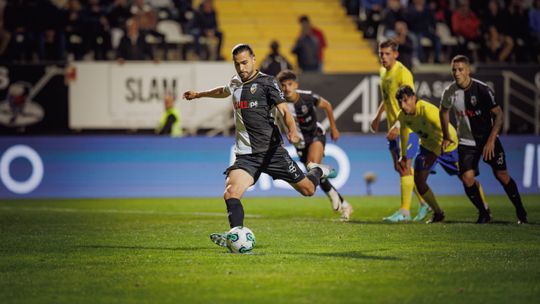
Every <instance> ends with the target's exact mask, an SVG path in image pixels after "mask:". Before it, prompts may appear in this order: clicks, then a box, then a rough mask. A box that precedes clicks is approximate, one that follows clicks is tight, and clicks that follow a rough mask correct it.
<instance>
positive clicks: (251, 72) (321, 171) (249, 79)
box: [183, 44, 336, 247]
mask: <svg viewBox="0 0 540 304" xmlns="http://www.w3.org/2000/svg"><path fill="white" fill-rule="evenodd" d="M232 56H233V61H234V67H235V69H236V72H237V75H234V76H233V77H232V79H231V80H230V82H229V84H228V85H226V86H221V87H217V88H214V89H211V90H208V91H203V92H195V91H186V92H185V93H184V95H183V96H184V98H185V99H187V100H192V99H196V98H201V97H213V98H225V97H228V96H231V95H232V102H233V107H234V116H235V117H234V121H235V126H236V136H235V138H236V147H235V153H236V160H235V162H234V164H233V165H232V166H230V167H229V168H227V170H226V171H225V174H226V176H227V177H226V185H225V193H224V196H223V198H224V199H225V204H226V205H227V212H228V215H229V224H230V227H231V228H233V227H237V226H243V225H244V208H243V206H242V203H241V202H240V199H241V198H242V195H243V194H244V192H245V191H246V189H247V188H248V187H250V186H251V185H253V184H254V183H255V182H256V181H257V179H258V178H259V176H260V175H261V173H267V174H269V175H270V176H272V177H273V178H274V179H282V180H284V181H286V182H288V183H289V184H291V186H292V187H293V188H294V189H296V190H297V191H298V192H300V193H301V194H302V195H305V196H311V195H313V194H314V193H315V189H316V188H317V186H318V185H319V183H320V180H321V178H326V177H335V175H336V172H335V171H334V170H333V169H331V168H330V167H328V166H325V165H320V164H315V163H309V164H308V165H307V169H308V173H307V174H304V173H303V172H302V170H301V169H300V167H299V166H298V165H297V164H296V162H295V161H293V160H292V158H291V157H290V156H289V154H288V153H287V150H285V148H284V147H283V142H282V139H281V134H280V132H279V130H278V128H277V126H276V125H275V124H274V117H273V116H272V108H273V107H274V106H275V107H277V109H278V110H279V112H280V114H281V115H282V116H283V119H284V121H285V123H286V124H287V127H288V130H289V132H288V133H287V138H288V140H289V141H291V142H293V143H294V142H297V141H298V135H297V134H296V124H295V123H294V118H293V117H292V115H291V113H289V110H288V107H287V104H286V102H285V99H284V96H283V92H282V91H281V90H280V88H279V85H278V83H277V81H276V80H275V78H274V77H273V76H269V75H266V74H263V73H261V72H259V71H258V70H256V69H255V54H254V53H253V49H252V48H251V46H249V45H248V44H238V45H236V46H235V47H234V48H233V50H232ZM210 238H211V240H212V241H213V242H214V243H216V244H218V245H219V246H223V247H225V246H226V238H227V234H226V233H213V234H212V235H211V236H210Z"/></svg>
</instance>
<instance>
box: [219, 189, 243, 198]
mask: <svg viewBox="0 0 540 304" xmlns="http://www.w3.org/2000/svg"><path fill="white" fill-rule="evenodd" d="M241 195H242V193H241V191H240V187H236V186H228V187H227V188H226V189H225V192H224V193H223V198H224V199H225V200H228V199H230V198H240V197H241Z"/></svg>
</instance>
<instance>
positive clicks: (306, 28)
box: [298, 15, 327, 71]
mask: <svg viewBox="0 0 540 304" xmlns="http://www.w3.org/2000/svg"><path fill="white" fill-rule="evenodd" d="M298 21H299V22H300V26H301V28H302V33H306V34H308V35H310V36H314V37H315V38H316V39H317V42H318V45H319V46H318V48H317V52H318V56H319V66H318V68H317V70H318V71H322V69H323V62H324V49H325V48H326V46H327V44H326V38H325V36H324V33H323V31H322V30H321V29H319V28H317V27H315V26H313V24H312V23H311V21H310V20H309V17H308V16H306V15H302V16H300V18H299V19H298Z"/></svg>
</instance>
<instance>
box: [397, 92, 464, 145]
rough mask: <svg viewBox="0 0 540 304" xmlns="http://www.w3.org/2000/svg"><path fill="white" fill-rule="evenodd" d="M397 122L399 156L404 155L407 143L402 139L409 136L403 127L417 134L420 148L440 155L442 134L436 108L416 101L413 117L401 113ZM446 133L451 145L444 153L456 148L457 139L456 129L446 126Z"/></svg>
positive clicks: (419, 100)
mask: <svg viewBox="0 0 540 304" xmlns="http://www.w3.org/2000/svg"><path fill="white" fill-rule="evenodd" d="M398 120H399V122H400V123H401V153H402V154H401V155H404V154H405V153H406V151H407V141H405V140H404V139H406V138H408V136H409V135H408V132H407V131H406V130H405V127H407V128H409V129H411V130H412V131H413V132H414V133H416V134H418V137H419V138H420V146H421V147H424V148H425V149H427V150H429V151H431V152H433V153H435V155H440V154H441V144H442V141H443V133H442V128H441V120H440V118H439V109H438V108H437V107H436V106H434V105H433V104H431V103H429V102H427V101H424V100H421V99H418V100H417V101H416V113H415V114H414V115H407V114H405V112H403V111H401V112H399V114H398ZM448 133H449V134H450V139H451V140H452V144H450V145H449V146H448V147H447V148H446V150H445V151H444V152H451V151H453V150H456V148H457V141H458V139H457V134H456V129H454V127H453V126H452V125H448Z"/></svg>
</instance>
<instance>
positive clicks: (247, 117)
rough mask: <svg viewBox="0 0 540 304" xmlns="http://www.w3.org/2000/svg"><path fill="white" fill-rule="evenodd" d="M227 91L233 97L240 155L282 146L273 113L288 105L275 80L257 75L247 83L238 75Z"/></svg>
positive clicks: (260, 74)
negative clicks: (278, 106)
mask: <svg viewBox="0 0 540 304" xmlns="http://www.w3.org/2000/svg"><path fill="white" fill-rule="evenodd" d="M226 90H227V91H228V92H229V93H230V94H231V95H232V102H233V106H234V121H235V126H236V149H235V153H236V154H238V155H243V154H254V153H260V152H266V151H268V150H269V149H271V148H273V147H276V146H278V145H280V144H281V143H282V141H281V134H280V133H279V130H278V128H277V126H276V125H275V124H274V118H273V116H272V113H271V109H272V108H273V107H274V106H275V105H277V104H280V103H282V102H285V98H284V96H283V92H282V91H281V89H280V88H279V86H278V84H277V81H276V79H275V78H274V77H273V76H269V75H266V74H264V73H261V72H257V75H256V76H255V77H254V78H253V79H252V80H249V81H247V82H242V80H241V79H240V77H239V76H238V75H235V76H234V77H233V78H232V79H231V81H230V83H229V84H228V85H227V86H226Z"/></svg>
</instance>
